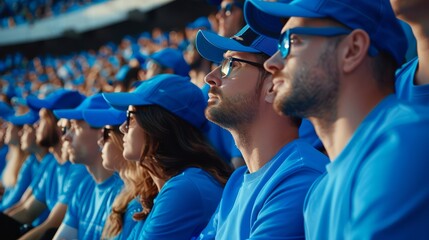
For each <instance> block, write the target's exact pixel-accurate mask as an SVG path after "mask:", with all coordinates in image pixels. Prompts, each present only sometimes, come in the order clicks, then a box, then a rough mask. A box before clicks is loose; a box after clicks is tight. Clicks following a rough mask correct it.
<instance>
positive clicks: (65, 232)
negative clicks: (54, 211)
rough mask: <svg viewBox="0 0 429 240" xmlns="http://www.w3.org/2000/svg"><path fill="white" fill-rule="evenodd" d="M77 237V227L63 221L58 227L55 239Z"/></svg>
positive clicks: (61, 239)
mask: <svg viewBox="0 0 429 240" xmlns="http://www.w3.org/2000/svg"><path fill="white" fill-rule="evenodd" d="M77 237H78V236H77V229H76V228H73V227H70V226H68V225H66V224H64V223H63V224H61V226H60V228H58V231H57V233H56V234H55V236H54V238H53V240H63V239H77Z"/></svg>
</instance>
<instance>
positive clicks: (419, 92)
mask: <svg viewBox="0 0 429 240" xmlns="http://www.w3.org/2000/svg"><path fill="white" fill-rule="evenodd" d="M418 66H419V59H418V58H417V57H416V58H414V59H412V60H411V61H409V62H407V63H406V64H404V65H403V66H402V68H401V69H399V70H398V71H397V72H396V83H395V88H396V95H397V96H398V98H399V99H402V100H406V101H408V102H411V103H416V104H422V105H426V106H429V84H426V85H420V86H418V85H414V78H415V74H416V71H417V68H418Z"/></svg>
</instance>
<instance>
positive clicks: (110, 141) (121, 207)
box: [83, 108, 150, 239]
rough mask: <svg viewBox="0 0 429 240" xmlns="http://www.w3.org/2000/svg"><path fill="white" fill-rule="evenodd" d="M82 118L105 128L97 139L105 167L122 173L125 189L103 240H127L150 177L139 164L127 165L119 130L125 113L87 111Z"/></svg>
mask: <svg viewBox="0 0 429 240" xmlns="http://www.w3.org/2000/svg"><path fill="white" fill-rule="evenodd" d="M83 118H84V120H85V121H86V122H88V123H89V124H90V125H91V126H96V127H103V129H102V131H103V134H102V136H101V137H100V138H99V139H98V145H99V146H100V148H101V157H102V158H103V166H104V168H106V169H108V170H112V171H115V172H117V173H119V176H120V177H121V179H122V181H123V182H124V189H122V191H121V192H120V193H119V194H118V195H117V196H116V198H115V200H114V201H113V204H112V211H111V212H110V215H109V216H108V217H107V219H106V223H105V225H104V228H103V233H102V235H101V239H113V238H114V239H126V238H127V237H128V236H129V235H130V233H131V231H132V229H133V228H134V226H135V225H136V223H137V221H136V220H140V219H139V216H138V214H137V213H138V212H141V211H142V210H143V209H142V206H141V204H140V202H139V201H138V192H139V191H140V188H142V187H143V184H144V181H145V180H146V179H147V178H148V177H150V176H149V175H145V172H144V171H143V169H142V168H141V167H140V166H138V164H137V163H136V162H132V161H127V160H125V158H124V157H123V155H122V152H123V150H124V145H123V144H124V141H123V140H122V139H123V137H124V134H123V133H121V131H120V130H119V125H121V124H122V123H124V122H125V120H126V113H125V112H124V111H119V110H116V109H113V108H109V109H107V110H106V109H103V110H98V109H91V110H85V111H84V112H83Z"/></svg>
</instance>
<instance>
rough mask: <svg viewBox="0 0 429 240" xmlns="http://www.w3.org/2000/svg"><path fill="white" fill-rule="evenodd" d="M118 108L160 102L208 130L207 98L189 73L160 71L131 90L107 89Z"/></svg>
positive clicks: (113, 105) (181, 116)
mask: <svg viewBox="0 0 429 240" xmlns="http://www.w3.org/2000/svg"><path fill="white" fill-rule="evenodd" d="M103 96H104V98H105V99H106V100H107V102H108V103H109V104H110V105H111V106H112V107H114V108H116V109H119V110H122V111H124V110H127V109H128V106H130V105H133V106H143V105H158V106H160V107H162V108H164V109H166V110H167V111H169V112H171V113H172V114H174V115H176V116H177V117H180V118H181V119H183V120H185V121H187V122H188V123H190V124H192V125H194V126H195V127H197V128H199V129H203V130H205V128H206V126H207V124H206V123H207V119H206V117H205V115H204V110H205V108H206V106H207V102H206V101H205V99H204V96H203V93H202V91H201V89H200V88H198V87H197V86H196V85H194V84H193V83H192V82H190V79H189V77H183V76H178V75H174V74H160V75H157V76H155V77H153V78H151V79H149V80H146V81H144V82H142V83H141V84H140V85H139V86H138V87H137V88H136V89H135V90H134V91H133V92H130V93H103Z"/></svg>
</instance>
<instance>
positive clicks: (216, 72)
mask: <svg viewBox="0 0 429 240" xmlns="http://www.w3.org/2000/svg"><path fill="white" fill-rule="evenodd" d="M204 81H205V82H206V83H207V84H208V85H210V86H216V87H219V86H220V85H221V84H222V81H221V79H220V66H219V67H217V68H215V69H213V71H211V72H209V73H208V74H207V75H206V77H205V78H204Z"/></svg>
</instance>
